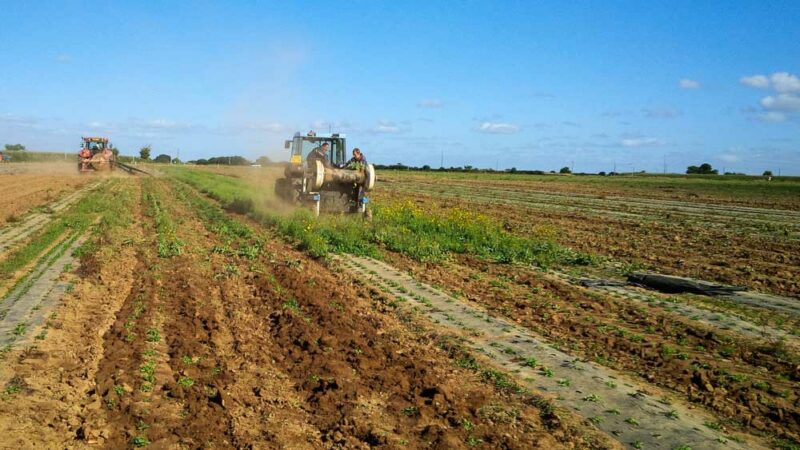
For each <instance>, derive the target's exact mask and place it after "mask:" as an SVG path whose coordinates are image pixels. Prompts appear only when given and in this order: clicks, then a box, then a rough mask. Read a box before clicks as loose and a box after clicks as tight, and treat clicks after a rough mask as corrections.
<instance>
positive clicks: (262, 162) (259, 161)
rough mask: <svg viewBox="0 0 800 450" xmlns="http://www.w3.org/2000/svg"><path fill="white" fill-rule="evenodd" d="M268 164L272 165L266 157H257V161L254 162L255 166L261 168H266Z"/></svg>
mask: <svg viewBox="0 0 800 450" xmlns="http://www.w3.org/2000/svg"><path fill="white" fill-rule="evenodd" d="M270 163H272V161H271V160H270V159H269V158H267V157H266V156H259V157H258V159H257V160H256V164H260V165H262V166H266V165H268V164H270Z"/></svg>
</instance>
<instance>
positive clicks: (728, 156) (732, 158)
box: [719, 153, 742, 163]
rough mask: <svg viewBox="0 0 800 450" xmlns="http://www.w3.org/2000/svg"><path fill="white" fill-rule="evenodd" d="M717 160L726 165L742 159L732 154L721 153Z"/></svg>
mask: <svg viewBox="0 0 800 450" xmlns="http://www.w3.org/2000/svg"><path fill="white" fill-rule="evenodd" d="M719 159H721V160H722V161H725V162H727V163H735V162H739V161H741V160H742V158H741V157H740V156H739V155H735V154H733V153H722V154H720V155H719Z"/></svg>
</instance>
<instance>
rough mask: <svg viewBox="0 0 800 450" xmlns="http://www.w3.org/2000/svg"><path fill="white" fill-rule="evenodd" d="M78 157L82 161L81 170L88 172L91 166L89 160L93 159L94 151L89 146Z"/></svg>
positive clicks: (82, 149)
mask: <svg viewBox="0 0 800 450" xmlns="http://www.w3.org/2000/svg"><path fill="white" fill-rule="evenodd" d="M78 157H79V158H80V159H81V170H86V169H87V167H88V166H89V160H90V159H92V151H91V150H89V147H88V146H86V147H83V148H81V151H80V153H78Z"/></svg>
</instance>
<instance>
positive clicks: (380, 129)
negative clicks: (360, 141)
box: [371, 120, 402, 134]
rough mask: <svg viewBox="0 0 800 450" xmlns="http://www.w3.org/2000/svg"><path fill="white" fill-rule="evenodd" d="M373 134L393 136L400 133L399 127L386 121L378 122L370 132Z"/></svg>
mask: <svg viewBox="0 0 800 450" xmlns="http://www.w3.org/2000/svg"><path fill="white" fill-rule="evenodd" d="M371 131H372V132H373V133H384V134H393V133H399V132H401V131H402V129H401V128H400V126H399V125H397V124H396V123H394V122H391V121H388V120H381V121H378V125H376V126H374V127H373V128H372V130H371Z"/></svg>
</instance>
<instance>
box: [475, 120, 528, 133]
mask: <svg viewBox="0 0 800 450" xmlns="http://www.w3.org/2000/svg"><path fill="white" fill-rule="evenodd" d="M475 131H478V132H481V133H492V134H513V133H517V132H519V125H516V124H513V123H503V122H483V123H481V124H480V125H478V127H477V128H476V129H475Z"/></svg>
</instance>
